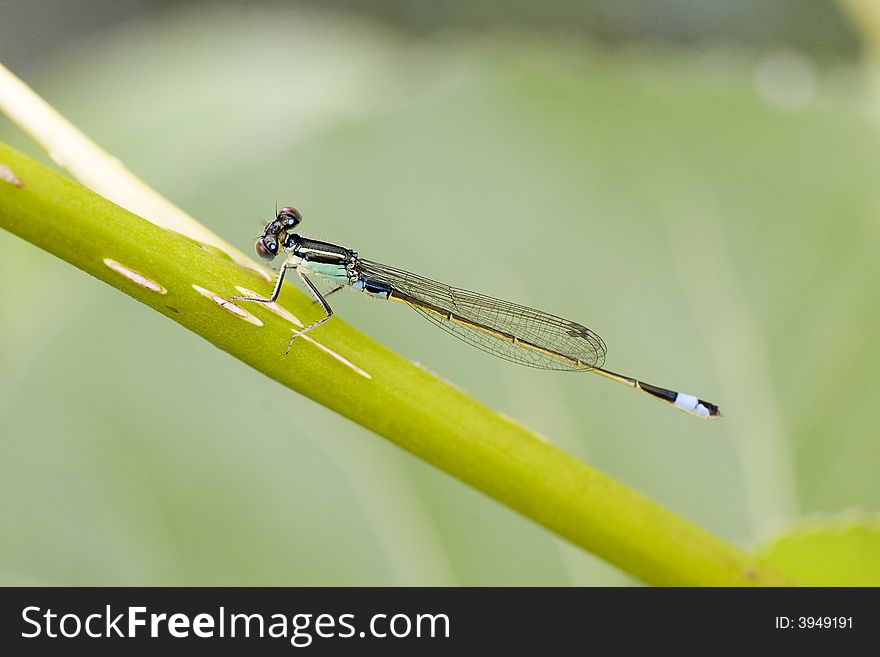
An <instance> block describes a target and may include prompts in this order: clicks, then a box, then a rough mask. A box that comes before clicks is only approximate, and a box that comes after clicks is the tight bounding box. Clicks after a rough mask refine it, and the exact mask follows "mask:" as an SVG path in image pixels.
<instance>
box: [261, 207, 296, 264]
mask: <svg viewBox="0 0 880 657" xmlns="http://www.w3.org/2000/svg"><path fill="white" fill-rule="evenodd" d="M301 221H302V215H301V214H300V213H299V210H297V209H296V208H292V207H283V208H281V209H280V210H278V212H276V213H275V218H274V219H271V220H270V221H269V223H267V224H266V227H265V228H264V229H263V234H262V236H261V237H260V238H259V239H258V240H257V243H256V244H255V245H254V248H255V249H256V251H257V255H258V256H260V257H261V258H264V259H265V260H271V259H272V258H274V257H275V256H277V255H278V249H279V245H280V248H284V247H286V246H287V244H288V242H290V235H288V231H291V230H293V229H294V228H296V227H297V226H298V225H299V222H301Z"/></svg>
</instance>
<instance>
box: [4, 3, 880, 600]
mask: <svg viewBox="0 0 880 657" xmlns="http://www.w3.org/2000/svg"><path fill="white" fill-rule="evenodd" d="M0 7H2V14H3V16H4V20H3V21H2V22H0V61H3V62H4V63H5V64H6V65H8V66H9V67H10V68H12V69H13V70H14V71H15V72H16V73H17V74H19V75H20V76H21V77H22V78H24V79H25V80H26V81H27V82H28V83H29V84H30V85H31V86H33V87H34V88H35V90H36V91H37V92H38V93H40V94H41V95H43V96H44V97H45V98H46V99H47V100H48V101H49V102H50V103H52V104H53V105H54V106H55V107H56V108H58V109H59V110H60V111H61V112H62V113H63V114H64V115H66V116H67V117H68V118H70V119H71V120H72V121H73V122H74V124H76V125H77V126H79V127H80V128H81V129H82V130H84V131H85V132H86V133H87V134H89V135H90V136H91V137H93V138H94V139H95V140H96V141H97V142H98V143H99V144H101V145H102V146H104V147H105V148H106V149H107V150H108V151H110V152H111V153H113V154H115V155H116V156H118V157H119V158H121V159H122V160H123V161H124V162H125V163H126V165H127V166H128V167H129V168H130V169H132V170H133V171H134V172H135V173H136V174H138V175H139V176H141V177H142V178H143V179H144V180H146V181H147V182H148V183H149V184H151V185H153V186H154V187H155V188H156V189H157V190H159V191H160V192H161V193H162V194H164V195H165V196H166V197H168V198H169V199H170V200H171V201H173V202H174V203H176V204H178V205H179V206H181V207H182V208H183V209H185V210H187V211H188V212H190V213H191V214H192V215H193V216H195V217H196V218H198V219H199V220H201V221H202V222H204V223H205V224H207V225H208V226H209V227H210V228H212V229H213V230H215V231H216V232H218V233H220V234H221V235H223V236H224V237H225V238H226V239H227V240H228V241H230V242H232V243H234V244H236V245H238V246H239V247H240V248H242V249H250V248H251V244H252V241H253V238H254V237H255V236H256V235H257V233H258V232H259V230H260V228H261V225H262V222H263V220H265V218H266V217H267V216H269V215H270V214H271V213H272V211H273V209H274V207H275V204H276V202H277V203H279V204H295V205H297V206H298V207H299V208H300V209H301V210H302V211H303V214H304V217H305V220H304V223H303V226H302V230H301V232H303V233H304V234H306V235H310V236H314V237H318V238H322V239H327V240H330V241H335V242H337V243H340V244H343V245H346V246H350V247H353V248H355V249H356V250H358V251H359V252H360V253H361V254H362V255H364V256H365V257H368V258H370V259H374V260H378V261H380V262H387V263H389V264H393V265H396V266H399V267H404V268H408V269H412V270H415V271H418V272H419V273H422V274H424V275H426V276H430V277H432V278H436V279H438V280H443V281H445V282H448V283H451V284H454V285H458V286H461V287H467V288H471V289H476V290H479V291H482V292H484V293H487V294H492V295H495V296H499V297H502V298H506V299H510V300H513V301H517V302H520V303H524V304H528V305H533V306H536V307H539V308H542V309H545V310H548V311H550V312H553V313H556V314H559V315H562V316H565V317H570V318H572V319H574V320H576V321H581V322H583V323H584V324H586V325H587V326H590V327H591V328H593V329H594V330H596V331H597V332H598V333H599V334H600V335H602V336H603V337H604V338H605V340H606V342H607V343H608V346H609V356H608V360H607V364H608V366H609V367H610V368H611V369H614V370H616V371H621V372H624V373H627V374H632V375H635V376H639V377H641V378H644V379H645V380H647V381H650V382H654V383H657V384H660V385H666V386H670V387H675V388H680V389H684V390H686V391H689V392H693V393H696V394H699V395H701V396H703V397H705V398H706V399H710V400H712V401H715V402H717V403H718V404H719V405H721V407H722V409H723V410H724V412H725V417H724V419H723V420H722V421H720V422H717V423H706V422H700V421H698V420H695V419H693V418H689V417H687V416H685V415H683V414H680V413H675V412H672V411H671V410H670V409H668V408H666V407H665V406H663V405H661V404H658V403H655V402H652V401H650V400H649V399H647V398H643V397H642V396H640V395H635V394H633V393H632V392H631V391H629V390H627V389H625V388H623V387H622V386H615V385H613V384H610V383H608V382H606V381H603V380H601V379H599V378H598V377H591V376H588V375H570V374H560V373H553V372H542V371H535V370H530V369H528V368H518V367H516V366H514V365H511V364H509V363H506V362H504V361H501V360H497V359H493V358H492V357H490V356H488V355H485V354H483V353H481V352H478V351H476V350H473V349H471V348H469V347H467V346H465V345H463V344H461V343H459V342H458V341H456V340H454V339H453V338H451V337H450V336H448V335H446V334H445V333H443V332H442V331H438V330H437V329H436V328H435V327H433V326H431V325H430V323H428V322H424V321H423V320H422V319H421V318H419V317H418V315H417V314H415V313H413V312H410V311H408V310H407V309H406V308H404V307H402V306H398V305H397V304H387V305H383V304H381V303H380V302H375V301H370V300H368V299H366V298H362V297H361V296H359V295H355V294H348V293H341V294H340V295H338V296H336V297H335V299H336V302H335V304H334V306H335V309H336V311H337V312H338V314H339V315H340V316H341V317H343V318H344V319H345V320H346V321H348V322H350V323H352V324H354V325H355V326H358V327H359V328H361V329H363V330H364V331H365V332H367V333H368V334H370V335H372V336H374V337H376V338H377V339H379V340H380V341H382V342H384V343H385V344H386V345H388V346H390V347H392V348H393V349H395V350H396V351H398V352H399V353H401V354H403V355H405V356H407V357H408V358H411V359H413V360H416V361H418V362H420V363H423V364H424V365H425V366H426V367H428V368H430V369H431V370H433V371H435V372H438V373H439V374H440V375H441V376H443V377H444V378H446V379H448V380H450V381H453V382H455V383H456V384H457V385H459V386H461V387H463V388H465V389H466V390H467V391H468V392H470V393H471V394H473V395H474V396H475V397H477V398H478V399H480V400H482V401H483V402H485V403H486V404H488V405H489V406H491V407H493V408H496V409H498V410H500V411H501V412H503V413H505V414H507V415H509V416H512V417H514V418H516V419H517V420H519V421H521V422H523V423H525V424H527V425H528V426H531V427H533V428H535V429H536V430H537V431H539V432H540V433H541V434H542V435H544V436H546V437H547V438H548V439H549V440H551V441H553V442H554V443H556V444H558V445H560V446H561V447H563V448H564V449H566V450H568V451H570V452H571V453H573V454H575V455H576V456H577V457H579V458H581V459H583V460H585V461H587V462H589V463H591V464H594V465H595V466H597V467H599V468H600V469H602V470H604V471H606V472H608V473H610V474H611V475H613V476H614V477H616V478H618V479H620V480H622V481H624V482H626V483H628V484H629V485H631V486H633V487H635V488H637V489H639V490H641V491H643V492H644V493H646V494H647V495H649V496H651V497H652V498H654V499H656V500H658V501H659V502H661V503H663V504H665V505H667V506H669V507H670V508H672V509H674V510H675V511H676V512H677V513H679V514H681V515H683V516H685V517H687V518H688V519H690V520H692V521H694V522H696V523H699V524H700V525H702V526H704V527H706V528H707V529H709V530H710V531H712V532H714V533H716V534H718V535H720V536H722V537H724V538H726V539H728V540H731V541H734V542H736V543H738V544H740V545H743V546H745V547H750V546H754V545H755V544H756V543H757V542H759V541H760V540H762V539H764V538H766V537H767V536H772V535H773V533H774V532H778V531H780V529H781V528H784V527H785V526H786V525H787V524H790V523H792V522H795V521H797V520H798V519H799V518H802V517H805V516H807V517H811V518H815V517H821V516H817V514H828V513H838V512H846V513H853V512H876V511H877V510H878V509H880V487H878V472H880V441H878V431H877V429H876V426H875V416H876V410H875V409H876V406H877V402H876V397H877V392H878V391H880V340H878V339H877V338H878V333H880V304H878V298H880V294H878V293H880V262H878V257H877V254H878V247H880V223H878V220H877V212H878V209H880V187H878V185H877V180H878V172H880V142H878V132H877V130H878V122H877V120H878V118H880V111H878V105H877V103H876V102H875V98H876V97H875V95H874V92H873V89H874V85H873V80H874V78H873V77H872V75H873V74H872V73H871V71H872V69H871V67H870V66H866V65H865V63H864V62H865V60H866V59H867V55H866V53H865V52H863V46H862V42H861V39H860V37H859V35H858V33H857V30H856V29H855V27H853V25H852V24H851V23H850V22H849V20H848V17H847V15H846V13H845V12H844V10H843V8H842V7H840V6H838V5H836V4H834V3H832V2H819V1H812V2H799V1H795V0H788V1H784V0H772V1H767V2H758V1H757V0H735V1H731V2H726V3H723V4H719V3H716V2H711V1H709V0H678V1H675V0H665V1H663V2H641V3H639V2H627V3H619V2H612V1H611V0H605V1H598V0H594V1H592V2H582V3H574V2H566V1H563V0H553V1H547V2H541V3H537V2H514V3H509V2H486V3H479V4H478V5H477V4H475V3H447V2H427V1H425V2H403V1H399V2H398V1H392V0H386V1H384V2H374V3H369V4H368V5H365V4H364V3H356V2H346V1H336V2H321V3H318V2H303V3H295V4H292V5H291V4H284V3H274V2H262V3H260V2H258V3H249V4H247V5H246V7H245V6H240V5H239V4H238V3H210V4H186V3H172V2H158V3H157V2H140V3H101V2H97V1H90V2H61V1H57V0H56V1H48V2H40V3H31V2H24V1H23V0H15V1H12V2H10V1H5V2H3V3H2V5H0ZM0 139H3V140H5V141H7V142H9V143H11V144H12V145H13V146H16V147H18V148H21V149H22V150H25V151H26V152H28V153H29V154H32V155H33V156H35V157H37V158H38V159H40V160H42V161H45V162H49V160H48V158H47V157H46V156H45V155H43V154H41V153H40V152H39V150H38V149H37V148H36V147H35V146H33V145H32V144H30V143H29V141H28V140H27V139H26V138H25V137H24V136H22V135H21V134H20V132H18V130H17V129H16V128H15V127H14V126H12V125H11V124H10V123H9V122H8V120H6V119H5V118H0ZM63 235H64V230H63V226H60V227H59V238H62V239H63ZM0 274H2V280H4V281H6V282H7V284H6V285H4V287H3V292H2V300H3V303H2V304H0V432H2V440H0V463H2V465H0V468H2V469H0V475H2V476H0V500H2V505H3V508H2V513H0V523H2V529H0V584H7V585H8V584H61V585H69V584H97V585H126V584H146V585H160V584H168V585H176V584H183V585H197V584H202V585H220V584H233V585H238V584H302V585H311V584H369V585H381V584H403V585H406V584H432V585H435V584H436V585H457V584H458V585H461V584H463V585H477V584H483V585H498V584H503V585H506V584H521V585H533V584H547V585H560V584H578V585H608V584H628V583H631V582H632V580H631V579H630V578H628V577H627V576H626V575H625V574H623V573H621V572H619V571H618V570H616V569H615V568H613V567H612V566H609V565H607V564H605V563H604V562H601V561H599V560H598V559H596V558H593V557H591V556H590V555H587V554H585V553H583V552H581V551H580V550H577V549H575V548H573V547H571V546H569V545H568V544H566V543H565V542H564V541H562V540H560V539H557V538H555V537H554V536H553V535H551V534H550V533H548V532H547V531H545V530H543V529H542V528H540V527H538V526H536V525H534V524H533V523H531V522H530V521H527V520H525V519H523V518H522V517H520V516H518V515H517V514H515V513H513V512H511V511H509V510H508V509H506V508H504V507H502V506H501V505H499V504H497V503H495V502H494V501H492V500H490V499H488V498H486V497H484V496H483V495H481V494H479V493H477V492H475V491H473V490H471V489H470V488H468V487H467V486H465V485H463V484H461V483H460V482H458V481H456V480H453V479H451V478H450V477H448V476H447V475H445V474H443V473H441V472H439V471H436V470H434V469H433V468H431V467H429V466H427V465H425V464H424V463H422V462H420V461H418V460H416V459H415V458H413V457H411V456H409V455H408V454H406V453H404V452H402V451H400V450H399V449H397V448H395V447H394V446H392V445H390V444H388V443H386V442H385V441H384V440H382V439H379V438H377V437H376V436H374V435H372V434H370V433H368V432H366V431H365V430H363V429H361V428H360V427H358V426H355V425H352V424H351V423H349V422H348V421H346V420H343V419H342V418H340V417H337V416H335V415H334V414H332V413H331V412H329V411H328V410H326V409H324V408H322V407H320V406H318V405H316V404H314V403H312V402H310V401H309V400H307V399H305V398H301V397H298V396H296V395H295V394H293V393H291V392H290V391H289V390H287V389H284V388H282V387H280V386H279V385H277V384H275V383H274V382H272V381H270V380H268V379H266V378H264V377H263V376H262V375H260V374H258V373H257V372H255V371H252V370H250V369H249V368H247V367H246V366H244V365H243V364H241V363H239V362H237V361H235V360H232V359H230V358H228V357H227V356H226V355H225V354H222V353H220V352H218V351H217V350H215V349H214V348H213V347H212V346H210V345H209V344H207V343H205V342H203V341H202V340H201V339H200V338H198V337H197V336H195V335H193V334H190V333H188V332H186V331H184V330H181V328H180V327H179V326H178V325H176V324H174V323H172V322H168V321H166V320H165V319H164V318H162V317H161V316H159V315H157V314H155V313H153V312H150V311H149V310H148V309H146V308H144V307H143V306H140V305H138V304H135V303H132V302H131V300H130V299H129V298H127V297H125V296H124V295H121V294H119V293H118V292H117V291H116V290H113V289H111V288H109V287H106V286H103V285H99V284H96V282H95V281H94V280H93V279H91V278H89V277H88V276H86V275H84V274H82V273H81V272H79V271H77V270H75V269H73V268H72V267H71V266H69V265H67V264H66V263H64V262H61V261H58V260H55V259H54V258H53V257H51V256H49V255H48V254H46V253H43V252H41V251H39V250H37V249H36V248H34V247H32V246H30V245H29V244H26V243H24V242H22V241H20V240H18V239H17V238H15V237H13V236H11V235H9V234H7V233H3V232H0Z"/></svg>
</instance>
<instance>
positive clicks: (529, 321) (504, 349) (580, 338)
mask: <svg viewBox="0 0 880 657" xmlns="http://www.w3.org/2000/svg"><path fill="white" fill-rule="evenodd" d="M301 221H302V216H301V215H300V213H299V211H298V210H297V209H296V208H291V207H284V208H281V209H280V210H279V211H278V212H277V213H276V216H275V218H274V219H271V220H269V222H268V223H267V224H266V228H265V229H264V230H263V234H262V235H261V236H260V238H259V239H257V243H256V250H257V254H258V255H259V256H260V257H262V258H265V259H266V260H272V259H273V258H275V257H276V256H277V255H278V254H279V252H280V251H284V252H285V253H286V254H287V259H286V260H285V261H284V263H283V264H282V265H281V269H280V270H279V271H278V278H277V279H276V280H275V288H274V289H273V291H272V295H271V296H270V297H269V298H268V299H264V298H261V297H232V298H231V299H230V301H235V300H239V301H256V302H259V303H273V302H274V301H275V300H276V299H277V298H278V294H279V292H280V291H281V284H282V283H283V281H284V275H285V273H286V272H287V270H288V269H293V270H294V271H296V273H297V274H299V277H300V278H301V279H302V280H303V283H305V285H306V287H308V289H309V290H310V291H311V292H312V294H313V295H314V296H315V299H316V301H317V302H318V303H319V304H320V305H321V307H322V308H323V309H324V317H322V318H321V319H319V320H317V321H315V322H312V323H311V324H309V325H308V326H305V327H304V328H302V329H300V330H299V331H296V332H295V333H294V334H293V335H292V336H291V338H290V342H289V343H288V345H287V351H285V352H284V353H285V354H287V353H288V352H289V351H290V347H291V345H292V344H293V341H294V340H295V339H296V338H298V337H299V336H301V335H303V334H304V333H307V332H309V331H311V330H313V329H315V328H317V327H318V326H320V325H321V324H323V323H324V322H326V321H327V320H328V319H330V317H332V316H333V310H332V309H331V308H330V304H328V303H327V297H329V296H330V295H331V294H335V293H336V292H338V291H339V290H341V289H342V288H344V287H352V288H354V289H355V290H359V291H361V292H365V293H367V294H369V295H371V296H373V297H376V298H379V299H388V300H391V301H400V302H402V303H405V304H407V305H409V306H411V307H412V308H415V309H416V310H417V311H418V312H419V313H421V314H422V315H424V316H425V317H426V318H427V319H429V320H430V321H432V322H434V323H435V324H437V326H439V327H441V328H442V329H444V330H446V331H447V332H449V333H451V334H452V335H454V336H455V337H457V338H459V339H461V340H464V341H465V342H467V343H468V344H471V345H473V346H475V347H477V348H479V349H482V350H483V351H486V352H488V353H490V354H493V355H495V356H498V357H500V358H504V359H506V360H509V361H512V362H514V363H519V364H521V365H528V366H529V367H536V368H539V369H545V370H562V371H578V372H580V371H583V372H593V373H595V374H598V375H599V376H603V377H605V378H606V379H610V380H612V381H616V382H617V383H622V384H624V385H627V386H629V387H630V388H635V389H636V390H641V391H643V392H645V393H647V394H649V395H651V396H652V397H654V398H655V399H659V400H661V401H663V402H666V403H668V404H670V405H672V406H674V407H675V408H677V409H679V410H682V411H685V412H686V413H690V414H691V415H696V416H698V417H703V418H717V417H719V416H720V415H721V412H720V411H719V410H718V407H717V406H716V405H715V404H712V403H710V402H707V401H704V400H702V399H698V398H697V397H694V396H693V395H688V394H686V393H683V392H676V391H674V390H669V389H667V388H661V387H659V386H655V385H651V384H650V383H645V382H644V381H639V380H638V379H634V378H633V377H630V376H624V375H622V374H617V373H615V372H612V371H610V370H607V369H604V368H603V365H604V364H605V353H606V349H605V342H604V341H603V340H602V338H600V337H599V336H598V335H596V333H594V332H593V331H591V330H590V329H588V328H587V327H585V326H581V325H580V324H577V323H575V322H572V321H569V320H567V319H562V318H561V317H556V316H555V315H550V314H549V313H545V312H541V311H540V310H534V309H532V308H528V307H526V306H520V305H517V304H515V303H509V302H507V301H501V300H500V299H493V298H492V297H487V296H484V295H482V294H477V293H476V292H468V291H467V290H462V289H459V288H455V287H450V286H449V285H444V284H443V283H438V282H436V281H432V280H430V279H427V278H424V277H422V276H418V275H416V274H413V273H410V272H407V271H403V270H402V269H396V268H394V267H388V266H387V265H381V264H379V263H377V262H372V261H370V260H365V259H364V258H361V257H360V256H358V254H357V253H356V252H355V251H352V250H351V249H346V248H344V247H341V246H337V245H336V244H330V243H328V242H320V241H318V240H311V239H307V238H305V237H301V236H299V235H297V234H296V233H294V232H292V231H293V230H294V229H295V228H296V227H297V225H299V223H300V222H301ZM311 275H314V276H317V277H319V278H322V279H325V280H328V281H330V282H331V283H333V284H335V287H334V288H333V289H332V290H331V291H330V292H328V293H326V294H321V292H320V291H319V290H318V288H317V287H316V286H315V284H314V283H313V282H312V280H311V279H310V278H309V276H311Z"/></svg>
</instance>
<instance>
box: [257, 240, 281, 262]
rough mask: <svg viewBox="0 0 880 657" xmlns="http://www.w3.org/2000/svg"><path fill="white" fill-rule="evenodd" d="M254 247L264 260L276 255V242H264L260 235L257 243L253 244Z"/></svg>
mask: <svg viewBox="0 0 880 657" xmlns="http://www.w3.org/2000/svg"><path fill="white" fill-rule="evenodd" d="M254 248H255V249H256V251H257V255H258V256H260V257H261V258H264V259H265V260H271V259H272V258H274V257H275V256H276V255H278V242H276V241H274V240H269V241H268V242H266V241H265V240H264V239H263V238H262V237H261V238H260V239H258V240H257V243H256V244H255V245H254Z"/></svg>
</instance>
